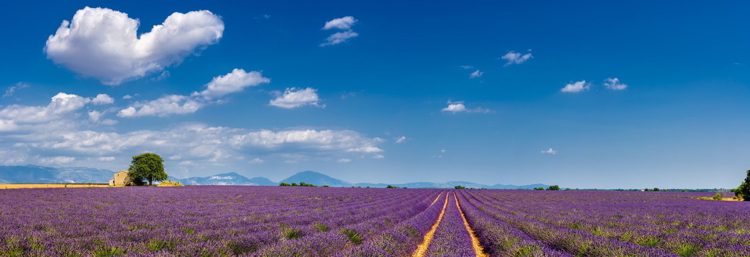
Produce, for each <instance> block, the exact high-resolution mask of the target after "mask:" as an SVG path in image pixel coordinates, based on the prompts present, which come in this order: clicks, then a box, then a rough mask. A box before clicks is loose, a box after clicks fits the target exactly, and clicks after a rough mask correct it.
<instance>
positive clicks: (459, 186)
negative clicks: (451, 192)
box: [453, 185, 466, 189]
mask: <svg viewBox="0 0 750 257" xmlns="http://www.w3.org/2000/svg"><path fill="white" fill-rule="evenodd" d="M453 188H454V189H466V187H465V186H462V185H458V186H454V187H453Z"/></svg>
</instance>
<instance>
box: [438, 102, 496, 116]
mask: <svg viewBox="0 0 750 257" xmlns="http://www.w3.org/2000/svg"><path fill="white" fill-rule="evenodd" d="M441 111H442V112H445V113H462V112H463V113H489V112H491V110H490V109H487V108H481V107H476V108H467V107H466V105H465V104H464V102H461V101H456V102H454V101H448V106H446V107H444V108H443V109H441Z"/></svg>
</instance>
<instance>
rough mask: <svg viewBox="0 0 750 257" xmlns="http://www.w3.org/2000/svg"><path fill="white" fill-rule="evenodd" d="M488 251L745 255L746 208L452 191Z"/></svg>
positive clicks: (659, 199) (666, 197)
mask: <svg viewBox="0 0 750 257" xmlns="http://www.w3.org/2000/svg"><path fill="white" fill-rule="evenodd" d="M458 195H459V199H460V200H461V202H462V203H461V207H462V208H463V210H464V212H465V213H466V216H467V217H468V219H469V220H470V223H471V224H472V226H473V227H474V228H475V230H476V233H477V236H478V237H479V238H480V241H481V242H482V245H483V246H484V250H485V252H486V253H488V254H490V255H491V256H750V216H749V215H747V214H748V213H750V206H748V205H746V204H744V203H738V202H718V201H701V200H697V199H696V198H697V197H698V196H705V195H706V194H701V193H666V192H651V193H649V192H611V191H561V192H538V191H487V190H466V191H460V192H459V193H458Z"/></svg>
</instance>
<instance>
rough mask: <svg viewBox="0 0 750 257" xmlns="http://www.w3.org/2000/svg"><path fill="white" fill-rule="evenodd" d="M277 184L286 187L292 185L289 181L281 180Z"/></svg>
mask: <svg viewBox="0 0 750 257" xmlns="http://www.w3.org/2000/svg"><path fill="white" fill-rule="evenodd" d="M279 186H280V187H288V186H292V185H290V184H289V183H286V182H281V183H279Z"/></svg>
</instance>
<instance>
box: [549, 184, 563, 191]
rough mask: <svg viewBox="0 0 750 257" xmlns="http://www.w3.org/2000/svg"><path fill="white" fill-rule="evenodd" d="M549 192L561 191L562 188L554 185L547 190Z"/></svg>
mask: <svg viewBox="0 0 750 257" xmlns="http://www.w3.org/2000/svg"><path fill="white" fill-rule="evenodd" d="M547 190H553V191H557V190H560V186H558V185H552V186H549V187H548V188H547Z"/></svg>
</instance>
